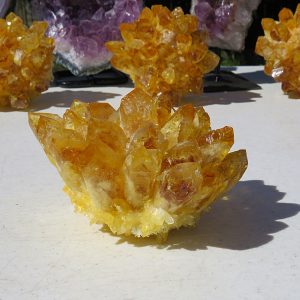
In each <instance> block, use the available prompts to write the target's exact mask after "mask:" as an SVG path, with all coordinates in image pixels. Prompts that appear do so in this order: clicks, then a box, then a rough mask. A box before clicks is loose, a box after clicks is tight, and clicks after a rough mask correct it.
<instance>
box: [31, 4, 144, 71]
mask: <svg viewBox="0 0 300 300" xmlns="http://www.w3.org/2000/svg"><path fill="white" fill-rule="evenodd" d="M32 9H33V13H34V16H35V18H36V19H39V20H46V21H47V22H48V24H49V29H48V35H49V36H51V37H53V38H54V39H55V45H56V46H55V54H56V57H57V62H58V63H60V64H62V65H63V66H65V67H67V68H68V69H69V70H70V71H71V72H72V73H73V74H74V75H91V74H95V73H98V72H100V71H102V70H104V69H106V68H108V67H109V61H110V58H111V54H110V53H109V52H108V51H107V50H106V48H105V43H106V42H107V41H110V40H118V39H120V38H121V36H120V32H119V25H120V24H121V23H129V22H132V21H134V20H135V19H136V18H137V17H138V16H139V14H140V11H141V9H142V0H85V1H82V0H32Z"/></svg>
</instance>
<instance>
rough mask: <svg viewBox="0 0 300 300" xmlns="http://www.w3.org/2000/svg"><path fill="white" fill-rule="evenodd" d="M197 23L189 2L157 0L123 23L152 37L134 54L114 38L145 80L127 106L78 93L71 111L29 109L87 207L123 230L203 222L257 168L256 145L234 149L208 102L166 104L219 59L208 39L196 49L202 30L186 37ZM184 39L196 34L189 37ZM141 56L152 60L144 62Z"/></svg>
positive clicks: (69, 186)
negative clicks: (177, 4) (161, 0)
mask: <svg viewBox="0 0 300 300" xmlns="http://www.w3.org/2000/svg"><path fill="white" fill-rule="evenodd" d="M194 20H195V19H194V18H192V17H190V16H184V15H183V13H182V11H181V10H180V9H176V10H175V11H173V12H172V13H170V12H169V11H168V10H167V9H166V8H163V7H162V6H154V7H153V8H152V10H149V9H147V8H146V9H144V11H143V12H142V15H141V17H140V19H139V20H138V21H137V22H136V23H134V24H131V25H122V28H123V29H124V28H126V30H125V31H124V30H122V34H123V37H124V38H125V39H127V38H128V39H131V38H133V37H135V36H136V37H139V36H142V37H143V38H142V39H136V41H135V42H132V43H133V44H135V45H136V47H135V48H133V49H134V51H133V52H130V51H131V50H130V51H129V50H128V49H127V48H126V47H127V46H125V44H122V43H121V44H116V42H113V43H111V44H110V48H111V49H112V48H113V47H115V46H116V45H121V47H125V49H123V50H122V51H123V52H124V55H123V56H122V51H121V50H120V52H118V55H117V56H116V57H115V60H114V61H115V63H116V62H118V63H117V67H119V68H120V69H122V70H124V68H123V67H122V66H123V62H124V61H125V62H126V63H125V65H126V68H127V70H128V72H130V74H131V76H132V77H133V78H134V81H135V83H136V85H137V87H136V88H135V89H134V90H133V91H132V92H130V93H129V94H128V95H126V96H125V97H124V98H123V99H122V100H121V104H120V107H119V109H118V110H115V109H114V108H113V107H112V106H110V105H109V104H107V103H89V104H87V103H83V102H80V101H79V100H75V101H74V102H73V104H72V106H71V108H70V109H68V110H67V111H66V112H65V114H64V115H63V117H59V116H58V115H53V114H46V113H30V114H29V123H30V126H31V128H32V130H33V132H34V133H35V135H36V137H37V138H38V140H39V141H40V143H41V144H42V145H43V148H44V150H45V152H46V154H47V156H48V157H49V159H50V160H51V162H52V163H53V164H54V165H55V166H56V168H57V169H58V171H59V173H60V174H61V176H62V178H63V179H64V181H65V183H66V187H65V191H66V192H67V193H68V194H69V196H70V198H71V200H72V202H73V203H74V205H75V207H76V208H77V210H78V211H80V212H83V213H85V214H86V215H88V216H89V218H90V219H91V220H92V222H94V223H98V224H106V225H107V226H108V227H109V228H110V230H111V231H112V232H113V233H115V234H120V235H121V234H124V235H135V236H138V237H147V236H150V235H157V236H159V237H160V238H162V239H163V238H165V237H166V236H167V233H168V231H169V230H170V229H173V228H179V227H181V226H190V225H194V224H195V222H196V220H197V218H198V217H199V215H200V214H201V212H203V210H205V208H207V206H209V205H210V204H211V203H212V202H213V201H214V200H215V199H217V198H218V197H220V196H221V195H222V194H224V193H225V192H226V191H227V190H228V189H230V188H231V187H232V186H233V185H234V184H235V183H236V182H237V181H238V180H239V179H240V177H241V176H242V175H243V173H244V171H245V170H246V168H247V156H246V151H244V150H240V151H236V152H231V153H229V151H230V149H231V147H232V145H233V142H234V137H233V130H232V128H230V127H224V128H221V129H217V130H212V129H211V126H210V119H209V116H208V114H207V113H206V112H205V111H204V109H203V108H202V107H199V108H195V107H193V106H192V105H190V104H188V105H184V106H181V107H180V108H178V109H177V110H176V111H174V110H172V109H171V106H169V105H165V102H162V101H161V97H160V96H161V95H164V96H166V95H167V97H169V98H170V103H174V101H172V97H175V98H178V97H181V96H182V95H183V94H185V93H186V92H187V91H189V90H194V88H195V89H198V88H199V87H200V86H201V84H202V83H201V80H202V79H201V78H199V74H202V73H201V72H204V71H207V70H208V69H210V68H212V66H213V65H214V64H215V63H216V60H215V59H214V56H213V55H211V54H210V53H209V52H208V51H207V47H206V46H204V45H203V46H202V42H201V43H200V42H199V44H197V43H196V44H195V45H198V46H199V48H197V47H195V48H194V46H195V45H194V44H193V38H194V37H196V40H197V41H200V40H199V39H198V37H199V35H198V34H197V33H195V34H192V35H188V34H185V33H189V32H192V31H193V30H194V29H196V28H197V26H196V24H194ZM137 24H138V25H137ZM143 28H144V29H143ZM165 29H166V30H165ZM130 31H132V32H131V33H130ZM139 31H141V33H139ZM125 32H126V34H125ZM178 32H180V35H178ZM144 34H145V36H144ZM152 35H153V36H155V39H154V40H151V41H149V44H146V46H145V45H144V44H143V45H144V46H145V47H146V48H144V47H140V46H139V45H140V44H139V43H144V42H146V40H147V38H146V37H147V36H148V37H149V39H152ZM163 37H164V38H165V39H163ZM179 37H182V38H183V39H185V38H187V40H186V41H185V42H184V43H182V44H181V43H179V42H177V41H178V40H180V38H179ZM191 37H193V38H192V39H191ZM133 39H135V38H133ZM161 39H163V43H162V42H161ZM139 41H140V42H139ZM162 44H163V45H162ZM183 44H185V46H186V47H187V48H188V51H187V52H185V49H186V48H184V47H185V46H184V45H183ZM122 45H123V46H122ZM116 48H118V47H117V46H116ZM116 48H115V49H116ZM126 49H127V50H126ZM130 49H131V46H130ZM146 49H148V50H146ZM197 49H198V51H199V53H197V54H195V55H199V57H201V58H202V59H204V61H203V62H202V63H201V64H200V65H199V66H195V65H194V63H192V59H194V54H193V53H196V52H197ZM116 51H119V50H116ZM128 51H129V52H128ZM155 51H158V53H155V57H153V56H152V53H153V52H155ZM189 51H190V52H189ZM187 53H189V54H187ZM201 53H202V54H201ZM200 54H201V55H200ZM147 55H148V56H147ZM169 55H171V57H170V56H169ZM185 55H186V56H185ZM146 56H147V57H146ZM143 57H144V58H143ZM135 58H136V59H137V60H138V61H140V62H142V61H143V60H144V61H143V62H142V63H141V65H136V64H135ZM152 58H153V60H151V59H152ZM211 58H213V60H210V59H211ZM181 59H183V60H184V61H186V64H187V66H191V65H192V66H193V67H192V68H191V70H189V69H188V68H187V66H186V65H185V64H184V63H182V62H181ZM147 61H148V62H149V64H148V65H147ZM199 61H201V59H199V60H198V59H196V61H195V64H196V65H197V63H198V62H199ZM213 61H214V62H213ZM204 65H205V66H206V67H204ZM208 65H209V67H208ZM139 66H140V67H141V68H140V67H139ZM168 66H169V67H170V68H174V74H175V78H174V80H173V79H172V80H169V79H168V76H166V77H165V74H162V73H164V71H163V70H164V69H165V68H167V67H168ZM138 70H141V73H140V75H141V76H139V72H138ZM147 70H148V71H147ZM199 70H201V72H200V71H199ZM199 72H200V73H199ZM147 78H150V79H149V80H150V81H148V79H147ZM164 99H165V98H164Z"/></svg>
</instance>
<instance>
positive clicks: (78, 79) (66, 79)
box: [52, 69, 128, 88]
mask: <svg viewBox="0 0 300 300" xmlns="http://www.w3.org/2000/svg"><path fill="white" fill-rule="evenodd" d="M127 81H128V77H127V75H125V74H124V73H122V72H120V71H118V70H115V69H109V70H105V71H102V72H100V73H98V74H95V75H89V76H74V75H73V74H72V73H71V72H70V71H59V72H55V73H54V80H53V82H52V86H61V87H64V88H82V87H94V86H106V85H118V84H124V83H126V82H127Z"/></svg>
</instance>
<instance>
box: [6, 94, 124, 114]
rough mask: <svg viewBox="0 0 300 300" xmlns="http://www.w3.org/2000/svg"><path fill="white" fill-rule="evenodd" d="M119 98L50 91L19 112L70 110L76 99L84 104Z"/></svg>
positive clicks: (9, 110)
mask: <svg viewBox="0 0 300 300" xmlns="http://www.w3.org/2000/svg"><path fill="white" fill-rule="evenodd" d="M117 96H120V94H115V93H103V92H91V91H76V90H75V91H74V90H63V91H61V92H51V91H49V92H47V93H44V94H42V95H40V96H39V97H38V98H36V99H34V100H32V101H31V102H30V106H29V108H27V109H24V110H19V111H21V112H22V111H25V112H28V111H39V110H43V109H47V108H50V107H53V106H55V107H66V108H69V107H70V105H71V104H72V102H73V100H74V99H79V100H81V101H82V102H96V101H105V100H108V99H112V98H114V97H117ZM0 111H1V112H13V111H18V110H15V109H11V108H2V109H1V110H0Z"/></svg>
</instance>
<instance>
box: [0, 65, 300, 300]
mask: <svg viewBox="0 0 300 300" xmlns="http://www.w3.org/2000/svg"><path fill="white" fill-rule="evenodd" d="M234 72H236V73H239V74H241V75H242V76H244V77H246V78H248V79H249V80H251V81H253V82H256V83H258V84H259V85H260V87H261V89H260V90H253V91H239V92H225V93H224V92H223V93H207V94H204V95H202V96H190V97H188V98H187V100H186V101H191V102H192V103H193V104H195V105H203V106H204V107H205V109H206V111H207V112H208V113H209V114H210V117H211V121H212V127H213V128H220V127H223V126H225V125H229V126H232V127H233V128H234V131H235V145H234V147H233V149H246V150H247V153H248V159H249V167H248V170H247V171H246V173H245V175H244V176H243V177H242V179H241V181H240V182H239V183H238V184H237V185H236V186H235V187H234V188H233V189H232V190H231V192H230V193H229V194H228V200H219V201H217V202H215V204H213V205H212V207H211V209H210V210H209V212H207V213H205V214H204V215H203V216H202V217H201V219H200V220H199V222H198V223H197V226H196V227H195V228H184V229H180V230H176V231H173V232H171V233H170V235H169V238H168V240H167V242H165V243H164V244H157V243H156V242H155V240H154V239H137V238H124V237H118V236H114V235H112V234H110V233H109V232H107V231H104V230H101V227H100V226H97V225H90V224H89V221H88V219H87V218H86V217H85V216H84V215H80V214H78V213H75V212H74V209H73V206H72V205H71V203H70V200H69V198H68V197H67V196H66V195H65V194H64V192H63V191H62V188H63V182H62V180H61V178H60V177H59V175H58V173H57V171H56V170H55V168H54V167H53V166H52V165H51V164H50V162H49V161H48V159H47V157H46V155H45V154H44V152H43V150H42V147H41V146H40V145H39V143H38V141H37V140H36V138H35V137H34V135H33V133H32V132H31V130H30V128H29V126H28V121H27V113H26V112H22V111H6V112H0V299H1V300H6V299H110V300H114V299H124V300H133V299H135V300H136V299H162V300H164V299H214V300H215V299H222V300H224V299H225V300H226V299H230V300H235V299H239V300H241V299H251V300H252V299H272V300H274V299H280V300H282V299H289V300H293V299H299V293H300V285H299V282H300V258H299V247H300V218H299V214H298V213H299V211H300V196H299V184H300V182H299V178H300V160H299V155H300V139H299V137H300V134H299V129H300V100H295V99H290V98H288V97H287V96H286V95H284V94H283V92H282V91H281V88H280V84H278V83H274V81H273V80H272V79H271V78H269V77H267V76H265V75H264V74H263V71H262V67H238V68H234ZM131 89H132V87H131V86H130V84H129V85H124V86H119V87H100V88H85V89H83V88H82V89H62V88H50V89H49V90H48V91H47V92H45V93H44V94H43V95H41V96H40V97H39V98H38V99H37V100H36V101H34V102H33V104H32V110H34V111H44V112H51V113H57V114H60V115H61V114H63V112H64V111H65V109H66V108H67V107H69V106H70V104H71V102H72V100H73V99H74V98H79V99H81V100H83V101H107V102H109V103H111V104H112V105H113V106H114V107H115V108H117V107H118V106H119V104H120V99H121V98H122V96H123V95H125V94H126V93H128V92H129V91H130V90H131Z"/></svg>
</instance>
